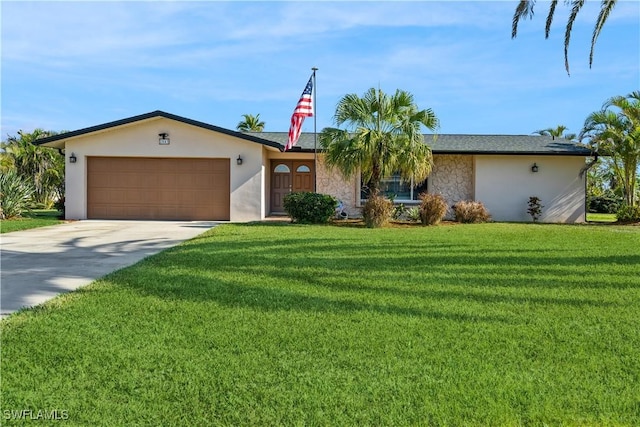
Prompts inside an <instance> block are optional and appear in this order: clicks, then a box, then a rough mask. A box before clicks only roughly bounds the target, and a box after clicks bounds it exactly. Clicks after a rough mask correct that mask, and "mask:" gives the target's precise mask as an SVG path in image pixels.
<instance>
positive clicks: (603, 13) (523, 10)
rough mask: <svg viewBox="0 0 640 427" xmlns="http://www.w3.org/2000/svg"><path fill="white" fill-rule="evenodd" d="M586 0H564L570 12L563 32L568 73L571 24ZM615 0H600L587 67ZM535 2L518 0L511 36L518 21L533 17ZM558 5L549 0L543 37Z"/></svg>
mask: <svg viewBox="0 0 640 427" xmlns="http://www.w3.org/2000/svg"><path fill="white" fill-rule="evenodd" d="M585 2H586V0H571V1H569V0H565V4H566V5H569V4H570V5H571V12H570V13H569V18H568V20H567V26H566V28H565V32H564V68H565V69H566V70H567V74H569V42H570V41H571V30H572V29H573V24H574V22H575V20H576V17H577V16H578V13H579V12H580V9H582V6H584V4H585ZM616 3H617V0H602V3H601V6H600V13H599V14H598V18H597V20H596V25H595V27H594V29H593V35H592V36H591V51H590V52H589V68H591V65H592V64H593V49H594V47H595V45H596V41H597V40H598V36H599V35H600V31H602V27H603V26H604V24H605V22H607V18H609V14H610V13H611V11H612V10H613V8H614V6H615V5H616ZM535 4H536V0H520V3H518V6H517V7H516V11H515V13H514V14H513V22H512V27H511V38H512V39H513V38H515V37H516V35H517V34H518V23H519V22H520V21H521V20H523V19H525V18H527V17H529V18H533V7H534V6H535ZM557 5H558V0H551V5H550V7H549V14H548V15H547V22H546V26H545V38H549V33H550V32H551V23H552V22H553V15H554V14H555V11H556V6H557Z"/></svg>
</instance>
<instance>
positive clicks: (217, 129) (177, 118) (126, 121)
mask: <svg viewBox="0 0 640 427" xmlns="http://www.w3.org/2000/svg"><path fill="white" fill-rule="evenodd" d="M156 117H164V118H165V119H171V120H175V121H178V122H182V123H186V124H188V125H192V126H197V127H200V128H203V129H207V130H211V131H214V132H220V133H224V134H226V135H231V136H235V137H236V138H241V139H245V140H248V141H252V142H256V143H258V144H262V145H267V146H269V147H274V148H277V149H279V150H282V149H283V146H282V145H280V144H278V143H277V142H274V141H271V140H268V139H264V138H261V137H260V136H259V134H255V133H254V134H252V135H250V134H247V133H242V132H236V131H233V130H229V129H225V128H221V127H218V126H214V125H210V124H208V123H204V122H199V121H197V120H192V119H187V118H186V117H181V116H176V115H175V114H171V113H166V112H164V111H160V110H157V111H152V112H151V113H146V114H140V115H138V116H133V117H128V118H126V119H121V120H116V121H114V122H109V123H104V124H101V125H97V126H91V127H88V128H84V129H78V130H74V131H72V132H65V133H61V134H58V135H54V136H50V137H48V138H42V139H38V140H37V141H35V142H34V143H35V144H37V145H42V144H46V143H49V142H56V141H63V140H65V139H69V138H73V137H76V136H82V135H86V134H88V133H92V132H98V131H101V130H106V129H110V128H114V127H117V126H123V125H127V124H130V123H135V122H139V121H142V120H148V119H153V118H156Z"/></svg>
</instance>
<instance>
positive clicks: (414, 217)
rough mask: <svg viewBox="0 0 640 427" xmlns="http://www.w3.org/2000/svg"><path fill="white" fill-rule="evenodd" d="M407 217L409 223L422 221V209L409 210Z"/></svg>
mask: <svg viewBox="0 0 640 427" xmlns="http://www.w3.org/2000/svg"><path fill="white" fill-rule="evenodd" d="M406 215H407V219H409V221H413V222H418V221H420V209H418V208H417V207H413V208H409V209H407V212H406Z"/></svg>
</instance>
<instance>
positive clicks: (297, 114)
mask: <svg viewBox="0 0 640 427" xmlns="http://www.w3.org/2000/svg"><path fill="white" fill-rule="evenodd" d="M312 92H313V76H311V77H310V78H309V81H308V82H307V86H306V87H305V88H304V90H303V91H302V95H301V96H300V100H299V101H298V105H296V109H295V110H293V115H292V116H291V127H290V128H289V140H288V141H287V146H286V147H285V148H284V150H285V151H287V150H290V149H291V147H293V146H294V145H296V143H297V142H298V138H300V133H301V132H302V122H304V119H305V117H312V116H313V98H312V97H311V93H312Z"/></svg>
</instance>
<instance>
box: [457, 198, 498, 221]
mask: <svg viewBox="0 0 640 427" xmlns="http://www.w3.org/2000/svg"><path fill="white" fill-rule="evenodd" d="M453 213H454V215H455V220H456V221H458V222H462V223H465V224H478V223H481V222H487V221H490V220H491V215H489V211H488V210H487V208H485V207H484V205H483V204H482V203H481V202H474V201H467V200H461V201H459V202H458V203H456V204H455V205H454V206H453Z"/></svg>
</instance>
